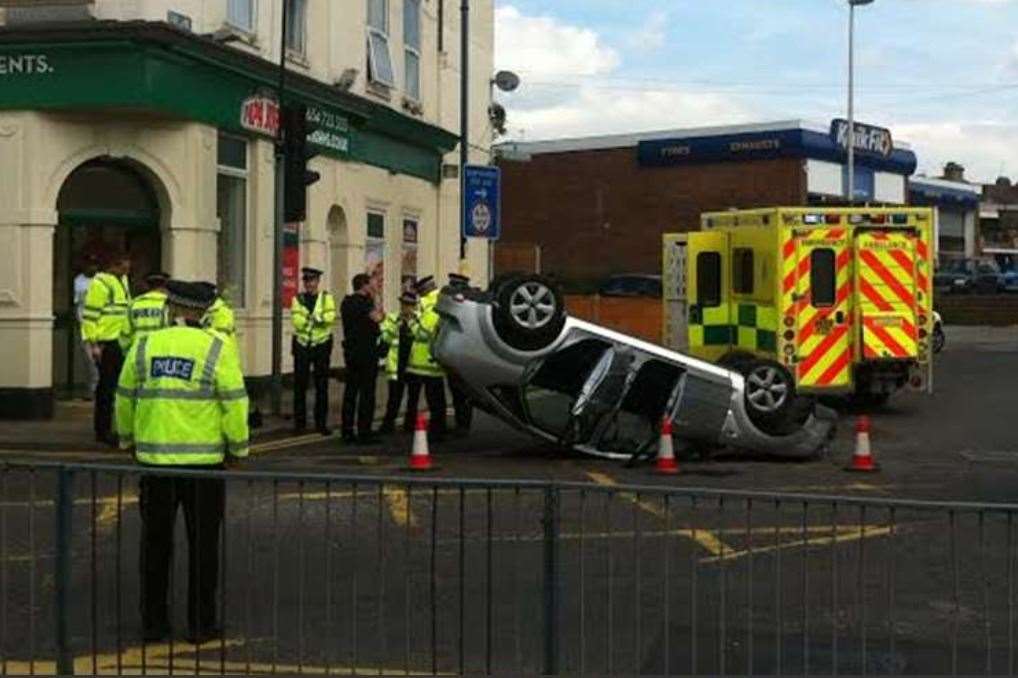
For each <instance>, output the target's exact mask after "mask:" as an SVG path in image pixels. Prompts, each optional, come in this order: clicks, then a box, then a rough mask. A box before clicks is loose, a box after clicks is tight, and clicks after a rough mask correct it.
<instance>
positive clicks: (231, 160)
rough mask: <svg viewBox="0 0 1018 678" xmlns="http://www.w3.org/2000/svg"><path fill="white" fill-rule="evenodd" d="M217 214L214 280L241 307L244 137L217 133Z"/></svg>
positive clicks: (244, 258)
mask: <svg viewBox="0 0 1018 678" xmlns="http://www.w3.org/2000/svg"><path fill="white" fill-rule="evenodd" d="M216 216H217V217H219V238H218V242H217V244H216V263H217V269H218V270H217V278H216V280H217V282H216V284H217V285H219V290H220V294H222V295H223V297H224V298H225V299H226V300H227V301H228V302H229V303H230V304H231V305H232V306H234V307H237V308H243V307H244V278H245V273H246V268H247V141H246V140H244V139H239V138H236V137H230V136H226V135H224V134H221V135H219V150H218V176H217V180H216Z"/></svg>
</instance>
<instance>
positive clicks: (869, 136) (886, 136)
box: [831, 118, 894, 158]
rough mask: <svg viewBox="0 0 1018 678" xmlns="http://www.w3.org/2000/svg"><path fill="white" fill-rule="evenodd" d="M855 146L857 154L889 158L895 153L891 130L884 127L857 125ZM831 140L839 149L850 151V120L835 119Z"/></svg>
mask: <svg viewBox="0 0 1018 678" xmlns="http://www.w3.org/2000/svg"><path fill="white" fill-rule="evenodd" d="M852 138H853V145H854V146H855V150H856V152H862V153H871V154H873V155H879V156H881V157H884V158H888V157H890V155H891V152H892V151H894V141H893V140H892V139H891V130H888V129H884V128H883V127H874V126H873V125H866V124H863V123H861V122H857V123H855V133H854V134H853V135H852ZM831 140H832V141H834V143H835V144H837V145H838V147H839V148H843V149H846V150H847V149H848V120H845V119H843V118H835V119H834V120H832V121H831Z"/></svg>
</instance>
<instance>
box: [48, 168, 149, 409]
mask: <svg viewBox="0 0 1018 678" xmlns="http://www.w3.org/2000/svg"><path fill="white" fill-rule="evenodd" d="M57 212H58V214H59V223H58V226H57V229H56V236H55V239H54V243H53V314H54V317H55V322H54V328H53V332H54V336H53V388H54V393H55V394H56V395H57V397H63V398H68V397H73V396H85V395H87V394H88V383H89V370H88V366H87V364H86V358H85V356H84V353H83V352H82V350H81V347H80V343H79V341H78V336H79V333H80V328H79V325H78V320H77V316H76V313H75V306H74V279H75V276H77V275H78V274H79V273H81V272H82V271H83V270H84V269H85V267H86V262H87V260H88V259H89V257H90V256H91V257H101V256H102V255H103V253H105V252H109V251H111V250H117V249H123V250H126V251H128V252H130V254H131V259H132V264H133V265H132V270H131V290H132V293H138V292H139V291H142V290H141V286H140V283H141V282H142V281H143V280H144V279H145V276H146V275H147V274H148V273H150V272H152V271H155V270H158V269H159V268H161V267H162V247H161V237H160V229H159V225H160V209H159V201H158V199H157V197H156V194H155V191H154V190H153V187H152V185H151V184H150V183H149V182H148V181H147V180H146V178H145V177H144V176H142V174H141V173H140V172H139V171H138V170H136V169H135V168H134V167H133V166H132V165H131V164H130V163H128V162H125V161H121V160H115V159H112V158H97V159H95V160H90V161H89V162H87V163H85V164H83V165H81V166H80V167H78V168H77V169H75V170H74V171H73V172H72V173H71V175H70V176H69V177H68V178H67V180H66V181H65V182H64V185H63V186H62V187H61V189H60V194H59V196H58V197H57Z"/></svg>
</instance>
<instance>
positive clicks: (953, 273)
mask: <svg viewBox="0 0 1018 678" xmlns="http://www.w3.org/2000/svg"><path fill="white" fill-rule="evenodd" d="M933 286H934V288H936V289H937V290H939V291H941V292H946V293H960V294H971V293H976V294H996V293H999V292H1003V291H1004V289H1005V286H1006V283H1005V277H1004V274H1003V273H1001V271H1000V267H999V266H997V262H995V261H994V260H993V259H954V260H951V261H948V262H947V263H945V264H944V265H943V266H941V267H940V269H939V270H938V271H937V272H936V274H935V275H934V276H933Z"/></svg>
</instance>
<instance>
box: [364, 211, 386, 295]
mask: <svg viewBox="0 0 1018 678" xmlns="http://www.w3.org/2000/svg"><path fill="white" fill-rule="evenodd" d="M367 235H368V237H367V239H366V241H365V244H364V272H365V273H367V274H368V275H369V276H371V282H372V284H373V285H374V286H375V289H376V290H378V292H379V298H382V296H381V293H382V292H383V291H384V282H385V215H384V214H382V213H381V212H368V234H367Z"/></svg>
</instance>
